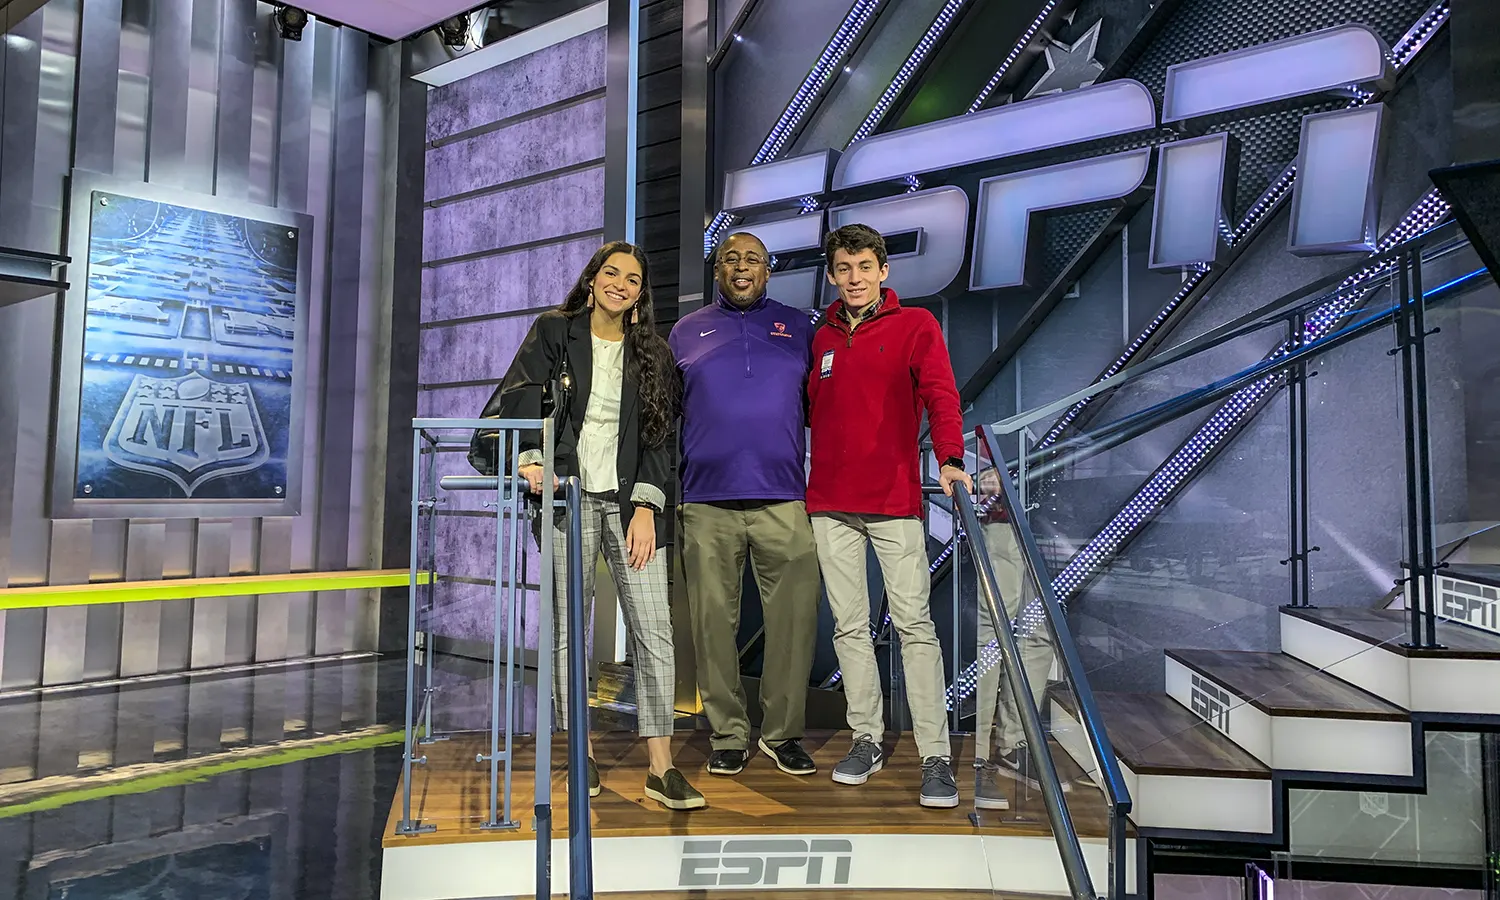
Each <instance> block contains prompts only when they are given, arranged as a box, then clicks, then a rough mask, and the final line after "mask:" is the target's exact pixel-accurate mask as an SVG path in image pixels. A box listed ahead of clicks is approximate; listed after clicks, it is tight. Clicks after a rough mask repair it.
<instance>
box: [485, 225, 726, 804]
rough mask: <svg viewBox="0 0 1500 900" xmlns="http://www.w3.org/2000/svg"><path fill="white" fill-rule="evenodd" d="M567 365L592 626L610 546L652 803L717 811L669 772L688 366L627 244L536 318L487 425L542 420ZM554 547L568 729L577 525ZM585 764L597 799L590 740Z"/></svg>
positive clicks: (566, 428)
mask: <svg viewBox="0 0 1500 900" xmlns="http://www.w3.org/2000/svg"><path fill="white" fill-rule="evenodd" d="M564 369H566V371H567V372H568V373H569V374H570V375H571V378H572V388H571V391H570V392H569V394H568V395H567V397H566V403H565V405H564V408H563V409H561V410H555V411H554V416H555V418H556V419H557V420H558V421H559V423H560V424H559V427H558V433H557V438H556V447H555V452H556V456H555V460H556V462H555V467H556V471H557V474H558V475H559V476H560V477H563V478H566V477H569V476H573V475H576V476H578V477H579V479H580V481H581V482H582V484H583V491H584V495H583V498H582V504H581V505H582V516H581V518H582V531H583V548H582V550H583V589H584V604H585V610H584V619H585V622H590V621H592V619H593V608H594V560H595V559H596V558H597V557H598V555H599V551H600V549H601V548H602V549H603V551H604V558H605V560H606V561H607V562H608V564H609V568H610V571H611V573H612V574H613V575H614V580H615V584H616V586H617V587H618V588H619V594H620V607H621V609H622V610H623V611H624V613H625V620H626V623H627V624H628V625H629V628H628V632H629V634H630V635H631V640H632V647H631V654H630V655H631V660H632V663H633V668H634V672H635V679H636V698H637V719H638V725H639V730H640V734H641V736H642V737H644V738H645V739H646V751H647V755H648V756H649V758H650V771H649V773H648V774H647V776H646V796H648V797H650V798H652V799H653V800H656V801H657V802H659V803H662V804H663V805H665V806H667V807H669V808H671V809H697V808H699V807H702V806H704V805H706V804H705V802H704V800H703V795H702V794H700V793H698V791H697V790H696V789H694V788H693V786H692V785H691V784H689V783H688V781H687V779H686V778H685V777H684V776H683V775H682V773H681V772H679V771H678V770H677V769H676V767H674V766H673V764H672V728H673V699H674V695H675V692H676V673H675V670H674V659H673V650H672V617H671V610H670V608H669V606H668V599H667V598H668V593H667V567H666V560H665V557H664V555H662V554H660V553H658V552H657V548H658V547H660V546H661V545H662V543H663V541H662V535H663V529H664V526H665V524H666V515H665V512H666V501H667V497H666V489H667V481H668V479H669V478H670V477H671V447H670V444H669V441H670V439H671V436H672V427H673V422H674V421H675V419H676V417H677V406H678V395H679V391H678V386H677V370H676V364H675V363H674V362H673V359H672V352H671V350H670V349H669V348H668V346H667V342H666V341H665V340H663V339H662V337H661V336H660V335H658V334H657V333H656V327H655V323H654V321H653V316H652V311H651V281H650V277H649V275H648V273H647V269H646V254H645V253H644V252H643V251H642V250H641V249H640V248H639V247H636V246H633V245H631V244H627V243H625V242H623V241H616V242H614V243H610V244H605V245H604V246H603V247H601V248H600V249H599V252H598V253H595V254H594V257H593V258H592V259H591V260H589V263H588V265H587V266H585V267H584V269H583V273H582V274H581V275H579V276H578V282H577V283H576V284H575V285H574V286H573V289H572V291H570V292H569V293H568V296H567V299H566V300H564V301H563V304H562V306H560V307H559V308H557V309H555V310H551V311H548V312H545V313H542V314H541V315H540V316H538V317H537V319H536V322H535V323H534V324H533V325H532V327H531V332H530V333H529V334H528V335H527V336H526V340H525V342H524V343H522V345H521V349H520V350H519V351H517V353H516V358H515V360H514V361H513V362H512V363H511V366H510V371H509V372H508V373H507V374H506V376H505V381H504V382H503V383H502V384H501V385H500V387H499V388H498V389H497V390H496V391H495V395H494V396H493V397H491V398H490V402H489V403H488V404H486V406H485V410H484V415H486V416H496V415H498V416H502V417H504V418H541V416H542V409H543V389H544V386H546V385H549V384H551V383H552V382H554V381H555V380H557V379H558V377H559V375H560V373H561V372H562V371H564ZM558 402H561V401H558ZM521 447H522V450H523V452H522V453H521V456H520V464H521V465H520V470H519V474H520V475H522V476H523V477H525V478H526V480H527V481H528V482H530V484H531V489H532V491H533V492H536V493H540V492H541V489H542V466H541V456H542V455H541V451H540V450H539V449H538V448H537V441H536V439H535V437H532V438H531V439H530V442H529V444H528V442H527V440H523V441H522V442H521ZM552 540H553V541H554V545H553V546H554V549H553V557H552V558H553V560H554V561H555V563H554V568H553V571H554V590H553V609H554V610H555V611H556V615H555V622H556V628H555V629H554V633H555V636H554V646H555V648H556V651H557V655H556V658H555V663H554V666H553V673H554V678H553V685H554V692H555V694H556V698H557V711H558V717H559V721H561V722H566V721H567V702H568V695H567V677H566V672H567V652H568V643H567V631H566V626H565V623H566V621H567V618H566V604H565V597H566V584H567V557H566V554H565V548H566V540H567V531H566V522H564V521H559V522H558V523H557V528H556V529H555V533H554V534H553V536H552ZM588 765H589V772H588V780H589V795H590V796H595V795H597V794H598V793H599V791H600V787H599V772H598V767H597V765H596V764H595V762H594V748H593V739H592V737H590V738H589V764H588Z"/></svg>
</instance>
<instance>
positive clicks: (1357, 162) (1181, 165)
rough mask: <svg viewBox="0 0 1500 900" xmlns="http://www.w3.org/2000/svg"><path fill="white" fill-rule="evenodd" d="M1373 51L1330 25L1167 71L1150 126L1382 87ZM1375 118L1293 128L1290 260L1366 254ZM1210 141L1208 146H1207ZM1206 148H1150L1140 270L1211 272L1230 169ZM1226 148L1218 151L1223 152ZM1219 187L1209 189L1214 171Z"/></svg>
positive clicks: (1359, 33)
mask: <svg viewBox="0 0 1500 900" xmlns="http://www.w3.org/2000/svg"><path fill="white" fill-rule="evenodd" d="M1392 73H1393V69H1392V66H1391V63H1390V59H1389V54H1388V53H1387V48H1386V46H1385V43H1384V42H1383V41H1381V39H1380V37H1379V35H1377V34H1375V33H1374V32H1373V31H1371V30H1370V29H1368V28H1366V27H1364V26H1362V25H1341V26H1338V27H1335V28H1327V29H1324V30H1322V31H1316V32H1313V33H1311V34H1305V35H1301V36H1298V37H1294V38H1288V39H1286V40H1282V41H1276V42H1274V43H1270V44H1262V45H1261V46H1258V47H1250V48H1247V49H1245V50H1237V51H1235V52H1233V53H1224V54H1220V55H1218V56H1210V57H1207V58H1205V59H1197V60H1193V61H1191V62H1185V63H1179V64H1177V65H1174V66H1170V67H1168V69H1167V79H1166V90H1165V92H1164V95H1163V99H1162V122H1163V124H1169V123H1174V122H1175V123H1182V124H1184V125H1186V126H1188V127H1189V128H1192V127H1195V126H1201V125H1203V124H1205V123H1208V122H1213V121H1220V120H1223V119H1224V118H1227V117H1229V116H1230V115H1231V114H1241V115H1243V114H1246V113H1248V112H1250V111H1253V110H1257V109H1260V108H1263V107H1266V106H1268V105H1271V104H1275V103H1280V102H1283V101H1287V100H1295V99H1297V98H1299V97H1306V96H1310V95H1314V94H1320V93H1325V92H1329V91H1341V90H1350V89H1353V90H1379V89H1383V88H1385V87H1388V86H1389V85H1390V82H1391V78H1392ZM1382 120H1383V115H1382V110H1381V107H1380V105H1379V104H1371V105H1367V106H1363V107H1358V108H1355V109H1351V110H1340V111H1337V112H1333V113H1323V114H1319V115H1314V116H1309V117H1308V118H1307V119H1305V120H1304V121H1303V125H1302V140H1301V148H1300V152H1299V155H1298V158H1297V160H1298V161H1297V184H1296V187H1295V188H1294V193H1293V196H1292V210H1291V230H1290V237H1289V246H1288V249H1289V250H1291V252H1293V253H1296V254H1298V255H1311V254H1318V253H1341V252H1348V251H1353V250H1371V249H1374V235H1375V220H1376V217H1377V214H1378V211H1379V205H1380V196H1379V180H1378V178H1377V175H1378V173H1379V167H1380V163H1381V149H1382V142H1381V136H1382V128H1381V124H1382ZM1209 137H1210V138H1213V137H1219V135H1217V134H1216V135H1210V136H1209ZM1206 140H1207V139H1199V140H1198V141H1194V142H1189V143H1188V146H1186V147H1182V146H1180V145H1177V144H1168V145H1166V146H1165V147H1163V148H1162V157H1161V162H1160V166H1159V171H1158V174H1157V209H1156V212H1155V216H1154V220H1153V228H1152V242H1151V265H1152V267H1153V268H1175V267H1179V266H1185V265H1193V264H1199V263H1213V262H1215V261H1217V259H1218V254H1219V251H1220V250H1221V249H1222V246H1223V245H1222V242H1221V241H1220V236H1221V235H1222V234H1224V229H1225V228H1227V227H1229V226H1230V225H1232V223H1227V222H1226V221H1224V212H1223V210H1222V209H1221V207H1223V206H1224V197H1225V195H1226V193H1227V191H1228V188H1229V184H1230V182H1231V180H1232V174H1233V168H1232V164H1231V161H1230V160H1228V159H1226V158H1225V156H1224V155H1222V154H1221V156H1220V157H1219V158H1218V159H1217V160H1216V159H1215V158H1213V148H1212V146H1211V145H1209V144H1208V143H1206V142H1205V141H1206ZM1227 150H1228V147H1227V145H1225V146H1224V147H1223V148H1222V152H1223V153H1227ZM1215 169H1217V171H1218V172H1219V177H1218V180H1217V183H1213V180H1214V179H1213V174H1214V170H1215Z"/></svg>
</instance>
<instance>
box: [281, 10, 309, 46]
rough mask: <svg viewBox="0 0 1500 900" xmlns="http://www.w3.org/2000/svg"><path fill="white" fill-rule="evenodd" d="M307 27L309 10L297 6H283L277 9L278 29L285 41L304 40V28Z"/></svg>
mask: <svg viewBox="0 0 1500 900" xmlns="http://www.w3.org/2000/svg"><path fill="white" fill-rule="evenodd" d="M306 27H307V10H305V9H302V8H301V7H297V6H281V7H278V8H277V9H276V30H277V31H279V32H281V39H282V40H284V41H300V40H302V29H304V28H306Z"/></svg>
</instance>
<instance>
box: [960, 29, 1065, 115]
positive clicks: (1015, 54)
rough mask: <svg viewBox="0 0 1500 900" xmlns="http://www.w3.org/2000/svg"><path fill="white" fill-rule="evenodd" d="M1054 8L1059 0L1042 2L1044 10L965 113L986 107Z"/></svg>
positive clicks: (1022, 35)
mask: <svg viewBox="0 0 1500 900" xmlns="http://www.w3.org/2000/svg"><path fill="white" fill-rule="evenodd" d="M1054 9H1057V0H1047V2H1046V3H1043V4H1042V11H1041V12H1039V13H1037V14H1036V18H1034V19H1032V20H1031V24H1030V25H1028V26H1026V30H1025V31H1023V32H1022V33H1021V39H1020V40H1019V41H1016V45H1015V46H1014V47H1012V48H1010V52H1009V53H1007V54H1006V55H1005V59H1004V61H1002V62H1001V63H1000V68H998V69H996V70H995V74H993V75H991V76H990V80H989V81H987V82H985V85H984V87H983V88H981V89H980V91H979V96H977V97H975V98H974V102H973V103H970V104H969V109H968V112H967V113H965V114H966V115H968V114H972V113H977V112H979V111H980V110H981V109H983V108H984V104H985V101H986V100H989V99H990V95H991V94H993V93H994V92H995V89H996V88H998V87H999V86H1000V82H1001V81H1002V80H1004V78H1005V73H1007V72H1009V71H1010V67H1011V66H1013V65H1015V63H1016V60H1018V59H1020V58H1021V54H1022V53H1025V52H1026V48H1027V47H1029V46H1030V45H1031V39H1032V38H1034V37H1036V35H1037V32H1039V31H1041V30H1042V26H1043V25H1044V24H1046V22H1047V17H1048V16H1050V15H1052V11H1053V10H1054Z"/></svg>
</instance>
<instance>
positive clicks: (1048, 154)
mask: <svg viewBox="0 0 1500 900" xmlns="http://www.w3.org/2000/svg"><path fill="white" fill-rule="evenodd" d="M1394 71H1395V70H1394V67H1393V65H1392V63H1391V59H1390V52H1389V48H1388V47H1386V45H1385V43H1384V42H1383V41H1382V40H1381V38H1380V36H1379V35H1378V34H1376V33H1375V32H1374V31H1372V30H1370V29H1369V28H1366V27H1364V26H1362V25H1340V26H1336V27H1333V28H1327V29H1324V30H1322V31H1317V32H1313V33H1311V34H1305V35H1299V36H1297V37H1292V38H1287V39H1285V40H1281V41H1276V42H1274V43H1270V44H1263V45H1260V46H1256V47H1248V48H1245V49H1243V50H1236V51H1234V52H1232V53H1225V54H1220V55H1218V56H1211V57H1207V58H1204V59H1196V60H1190V61H1186V62H1180V63H1177V64H1176V65H1173V66H1170V67H1169V68H1168V69H1167V73H1166V82H1165V86H1164V88H1163V90H1162V96H1161V108H1160V112H1158V109H1157V101H1156V98H1155V96H1154V95H1153V94H1152V92H1151V91H1150V90H1149V89H1148V88H1147V87H1146V86H1145V85H1143V84H1141V83H1140V82H1138V81H1134V80H1131V79H1128V78H1122V79H1117V80H1114V81H1108V82H1104V83H1102V84H1095V85H1091V86H1089V87H1084V88H1079V89H1077V90H1073V91H1067V92H1065V93H1060V94H1052V95H1044V96H1040V97H1034V98H1032V99H1030V100H1023V101H1020V102H1016V103H1010V104H1006V105H1004V106H998V107H995V108H993V109H988V110H984V111H983V112H978V113H975V114H973V115H965V116H957V117H955V118H951V119H947V120H944V121H940V122H931V123H928V124H925V125H917V126H914V127H911V128H903V129H900V130H898V131H891V132H887V133H884V134H878V135H874V136H872V137H869V138H866V139H864V140H862V141H858V142H856V143H855V144H853V145H851V146H850V147H849V148H848V149H847V150H845V151H844V152H843V153H842V154H839V153H837V152H834V151H832V150H824V151H821V152H818V153H811V154H806V155H803V156H799V157H792V158H790V159H784V160H779V161H777V162H775V163H770V164H766V165H761V166H752V167H749V168H746V169H739V170H736V171H731V172H728V173H726V174H725V177H724V212H725V213H739V214H745V213H755V214H757V215H758V214H761V213H769V212H771V211H773V210H774V209H776V208H778V207H782V206H787V205H790V204H792V203H796V204H797V205H799V206H800V207H801V208H800V209H799V210H798V211H797V212H796V213H794V214H792V215H790V216H785V217H778V218H774V219H771V220H770V221H760V222H757V223H755V224H749V225H746V226H743V228H742V230H744V231H749V232H751V233H753V234H755V235H756V236H757V237H759V238H760V239H761V241H762V242H764V243H765V245H766V249H767V250H769V251H770V252H771V253H772V254H773V255H776V254H783V253H785V254H803V255H808V254H810V253H812V252H815V251H817V250H818V249H820V248H821V247H822V239H823V236H824V234H826V232H827V231H831V230H832V229H835V228H838V227H840V226H842V225H848V224H850V223H852V222H863V223H865V224H867V225H869V226H871V227H872V228H874V229H876V230H877V231H880V232H881V233H882V234H884V235H885V236H886V237H887V239H891V238H893V237H896V236H904V237H905V238H906V239H908V243H909V244H911V245H913V246H914V249H913V250H910V251H907V250H903V251H901V252H899V253H897V254H895V255H894V256H893V258H899V259H901V260H902V262H901V264H900V265H898V266H894V267H893V268H892V273H891V278H890V280H889V281H888V282H887V283H888V285H889V286H890V287H891V288H892V289H894V290H895V291H896V292H897V293H898V294H900V295H901V296H903V297H928V296H932V295H935V294H938V293H940V292H942V291H944V290H946V289H948V287H949V286H950V285H951V284H952V283H953V282H954V279H955V278H958V277H960V275H961V274H962V270H963V267H964V265H965V263H966V262H967V263H968V265H969V277H968V284H967V288H968V289H969V290H973V291H980V290H992V289H1005V288H1016V287H1022V286H1025V285H1027V284H1029V283H1030V282H1029V281H1028V276H1029V274H1034V270H1035V269H1036V268H1037V267H1036V266H1034V265H1031V264H1030V263H1031V262H1034V260H1032V257H1034V256H1036V255H1037V253H1039V252H1040V242H1039V241H1034V240H1032V236H1033V235H1032V232H1033V230H1034V229H1035V226H1036V225H1037V223H1038V222H1039V221H1040V216H1041V215H1042V214H1044V213H1048V212H1052V211H1056V210H1062V209H1093V208H1101V207H1107V206H1112V205H1123V204H1125V203H1128V202H1130V201H1131V200H1132V199H1134V198H1145V197H1146V196H1148V195H1149V196H1151V197H1152V198H1153V204H1154V208H1153V214H1152V238H1151V250H1150V266H1151V267H1152V268H1157V269H1179V268H1182V267H1187V266H1201V265H1214V264H1216V263H1218V262H1220V261H1221V258H1222V256H1223V254H1224V253H1225V251H1226V250H1227V249H1228V247H1229V237H1228V236H1229V235H1231V234H1232V233H1233V230H1234V228H1235V227H1236V224H1237V223H1236V222H1235V221H1233V220H1232V219H1231V212H1232V206H1233V203H1232V202H1231V201H1232V199H1233V196H1234V192H1235V189H1236V185H1237V179H1238V174H1239V147H1238V141H1237V140H1236V139H1235V138H1234V136H1233V135H1232V134H1231V133H1230V132H1229V131H1228V130H1227V125H1228V124H1229V123H1232V122H1234V121H1236V120H1238V119H1243V118H1245V117H1248V116H1253V115H1259V114H1263V113H1264V112H1265V111H1266V110H1268V109H1275V108H1277V107H1278V106H1280V105H1282V104H1286V103H1292V102H1307V101H1311V100H1314V99H1325V100H1326V99H1330V98H1338V99H1340V100H1343V101H1344V102H1346V103H1347V104H1348V105H1347V106H1346V107H1345V108H1342V109H1334V110H1333V111H1331V112H1321V113H1314V114H1311V115H1308V116H1305V117H1304V118H1303V120H1302V124H1301V134H1300V136H1299V141H1298V148H1299V149H1298V155H1297V159H1296V162H1295V167H1296V168H1295V171H1296V180H1295V183H1294V186H1293V195H1292V200H1291V212H1290V221H1289V234H1288V238H1287V241H1288V249H1289V250H1290V251H1291V252H1292V253H1295V254H1298V255H1310V254H1323V253H1344V252H1352V251H1361V252H1367V251H1370V250H1373V249H1374V247H1375V240H1376V226H1377V223H1378V219H1379V211H1380V180H1379V174H1380V170H1381V167H1382V159H1383V155H1382V154H1383V140H1384V139H1383V134H1384V131H1385V126H1384V106H1383V105H1382V104H1380V103H1372V102H1366V101H1368V100H1369V99H1371V97H1373V94H1374V92H1378V91H1382V90H1385V89H1387V88H1389V87H1390V86H1391V84H1392V83H1393V78H1394ZM1164 129H1170V133H1171V139H1170V140H1167V141H1166V142H1164V143H1163V142H1161V136H1162V135H1164V134H1167V133H1168V132H1166V131H1164ZM1120 144H1124V145H1126V147H1127V148H1126V149H1122V150H1116V151H1113V152H1108V151H1107V150H1104V151H1101V150H1100V149H1099V148H1109V147H1111V145H1116V146H1117V145H1120ZM1131 144H1134V145H1135V146H1129V145H1131ZM1154 145H1159V146H1154ZM1067 154H1077V158H1074V159H1070V160H1067V161H1064V162H1060V163H1057V164H1053V165H1048V164H1046V163H1047V161H1048V160H1049V159H1051V158H1055V157H1057V156H1060V155H1067ZM974 167H985V168H986V169H999V170H1001V171H999V172H998V174H995V175H992V176H990V177H987V178H983V179H982V180H980V182H979V184H978V186H977V189H976V190H975V191H974V193H973V196H972V197H971V196H970V195H969V194H968V193H967V192H966V191H964V190H963V189H960V188H959V187H956V186H952V185H949V184H945V183H944V180H945V179H946V178H947V177H949V176H951V175H952V174H954V173H957V172H959V171H963V170H973V169H974ZM1153 169H1154V170H1155V179H1154V182H1153V181H1152V170H1153ZM981 174H982V173H981ZM923 177H928V178H932V177H936V178H937V179H938V181H937V183H936V184H937V186H935V187H931V188H928V189H926V190H923V189H921V183H922V178H923ZM1153 183H1154V187H1153ZM892 190H895V191H900V193H898V194H896V195H894V196H881V195H882V194H889V192H890V191H892ZM872 195H873V196H872ZM825 207H826V209H825ZM817 265H818V263H811V264H810V265H804V266H802V267H800V268H791V269H788V270H786V271H778V272H776V273H774V274H773V275H772V276H771V291H772V293H773V295H774V296H777V297H779V298H781V299H782V301H783V302H787V303H792V304H796V305H810V304H811V303H812V302H813V300H814V299H815V297H816V296H817V292H818V291H821V290H826V288H825V287H824V285H823V284H822V278H821V277H820V275H819V272H818V269H817ZM960 289H962V287H960Z"/></svg>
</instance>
